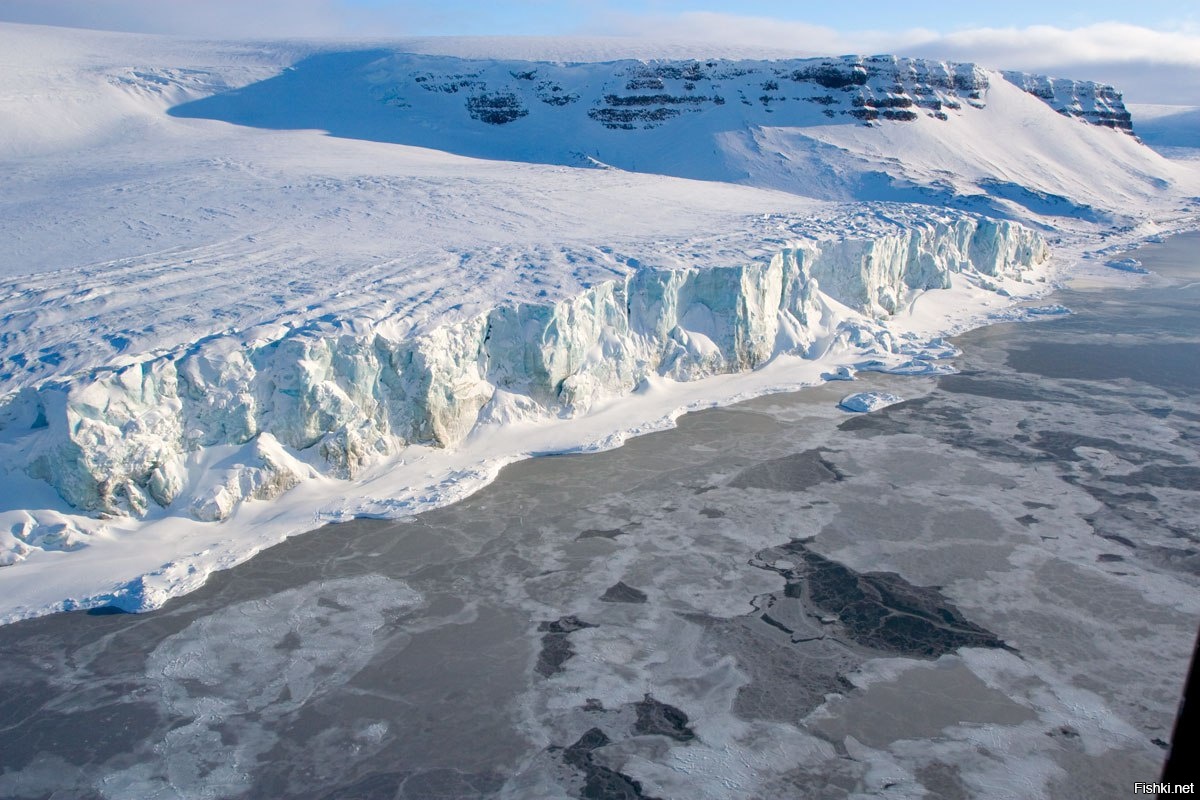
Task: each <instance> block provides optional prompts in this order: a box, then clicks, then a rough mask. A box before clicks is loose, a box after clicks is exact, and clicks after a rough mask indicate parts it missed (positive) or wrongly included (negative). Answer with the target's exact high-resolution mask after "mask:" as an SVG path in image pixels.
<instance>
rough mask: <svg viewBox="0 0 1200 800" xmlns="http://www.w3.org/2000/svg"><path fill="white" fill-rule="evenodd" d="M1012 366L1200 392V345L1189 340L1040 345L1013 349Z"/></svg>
mask: <svg viewBox="0 0 1200 800" xmlns="http://www.w3.org/2000/svg"><path fill="white" fill-rule="evenodd" d="M1194 319H1195V318H1194V317H1193V318H1192V324H1194ZM1160 330H1161V328H1160ZM1008 363H1009V365H1010V366H1011V367H1012V368H1013V369H1015V370H1018V371H1020V372H1026V373H1032V374H1035V375H1042V376H1044V377H1048V378H1068V379H1073V380H1086V381H1113V380H1120V379H1122V378H1124V379H1128V380H1133V381H1137V382H1139V383H1145V384H1148V385H1150V386H1156V387H1158V388H1160V389H1163V390H1165V391H1168V392H1172V393H1179V392H1184V391H1189V392H1190V391H1195V390H1197V389H1200V344H1192V343H1190V342H1158V343H1153V344H1091V343H1086V342H1080V343H1074V344H1066V343H1059V342H1053V341H1039V342H1038V344H1037V346H1036V347H1030V348H1025V349H1013V350H1010V351H1009V354H1008Z"/></svg>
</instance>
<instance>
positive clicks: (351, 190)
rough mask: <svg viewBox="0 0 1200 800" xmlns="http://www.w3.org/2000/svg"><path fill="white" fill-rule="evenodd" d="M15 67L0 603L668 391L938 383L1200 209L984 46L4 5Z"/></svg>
mask: <svg viewBox="0 0 1200 800" xmlns="http://www.w3.org/2000/svg"><path fill="white" fill-rule="evenodd" d="M0 53H2V55H0V162H2V163H0V188H2V189H3V191H2V192H0V209H2V211H0V242H3V243H4V248H3V251H2V252H3V254H2V255H0V469H3V470H4V471H5V478H4V486H5V489H4V491H3V492H2V493H0V565H4V568H3V569H0V586H3V604H2V605H0V620H4V621H10V620H14V619H19V618H22V617H28V616H32V615H37V614H41V613H46V612H49V611H53V610H56V609H62V608H72V607H80V606H94V605H113V606H117V607H120V608H123V609H126V610H134V611H136V610H144V609H148V608H154V607H157V606H158V605H161V603H162V602H164V601H165V600H166V599H167V598H169V597H171V596H173V595H176V594H179V593H181V592H185V591H188V590H190V589H193V588H195V587H196V586H198V585H200V584H201V583H203V581H204V579H205V576H206V575H208V574H209V573H210V572H211V571H212V570H213V569H218V568H222V567H227V566H230V565H232V564H235V563H238V562H240V561H243V560H245V559H246V558H249V557H250V556H251V555H253V554H254V553H255V552H258V551H259V550H261V549H262V548H263V547H266V546H269V545H270V544H273V543H275V542H278V541H280V540H281V539H282V538H284V537H286V536H289V535H292V534H295V533H300V532H303V531H305V530H309V529H311V528H314V527H316V526H317V525H319V524H320V523H321V522H322V521H328V520H338V519H345V518H347V517H352V516H355V515H373V516H397V517H398V516H405V515H411V514H414V513H416V512H419V511H421V510H423V509H427V508H431V507H435V506H437V505H441V504H445V503H448V502H451V501H453V500H454V499H456V498H459V497H462V496H464V495H465V494H466V493H469V492H471V491H473V490H475V489H477V488H478V487H479V486H481V485H484V484H485V483H486V482H487V481H489V480H490V479H491V478H492V477H494V476H495V474H496V473H497V472H498V470H499V469H500V467H501V466H503V465H504V464H505V463H509V462H511V461H513V460H514V459H518V458H522V457H527V456H529V455H533V454H538V453H547V452H562V451H567V450H578V449H586V448H600V447H610V446H615V445H616V444H619V443H620V442H621V441H622V440H623V438H624V437H626V436H628V435H631V434H635V433H638V432H642V431H648V430H654V429H657V428H661V427H662V426H664V425H669V424H671V421H672V420H673V419H675V418H676V417H677V416H678V415H679V414H681V413H683V412H684V411H686V410H687V409H689V408H697V407H702V406H705V405H712V404H715V403H724V402H729V401H731V400H733V399H736V398H739V397H746V396H750V395H754V394H761V393H764V392H767V391H777V390H781V389H787V388H797V387H800V386H804V385H808V384H813V383H817V382H820V381H822V380H827V379H847V378H849V379H852V378H853V375H854V373H855V371H856V370H858V371H861V370H883V371H896V372H902V373H913V374H937V373H939V372H944V371H946V370H948V369H949V367H948V366H947V365H945V364H944V363H937V362H938V360H939V359H944V358H946V357H948V356H952V355H953V354H954V349H953V347H951V346H949V345H948V344H946V343H945V342H944V341H943V339H942V338H941V337H943V336H945V335H947V334H950V333H953V332H957V331H961V330H963V329H965V328H968V327H971V326H974V325H978V324H981V323H983V322H985V321H986V320H988V319H994V318H998V317H999V318H1015V317H1020V316H1022V315H1025V314H1027V313H1028V312H1030V309H1028V308H1025V309H1022V308H1019V307H1017V303H1018V302H1019V301H1022V300H1028V299H1030V298H1033V297H1036V296H1038V295H1040V294H1043V293H1045V292H1046V291H1047V290H1048V288H1050V287H1051V286H1052V285H1053V283H1054V281H1055V280H1058V279H1060V278H1062V277H1063V276H1066V275H1069V274H1072V271H1073V270H1074V271H1078V270H1080V269H1083V268H1084V266H1081V265H1086V264H1088V263H1090V262H1088V261H1087V260H1086V259H1085V257H1090V256H1093V255H1095V256H1097V257H1099V258H1101V259H1104V258H1109V257H1110V256H1112V255H1114V254H1115V253H1117V252H1118V251H1119V250H1120V249H1121V247H1123V246H1129V245H1133V244H1136V243H1137V242H1138V241H1140V240H1143V239H1145V238H1147V237H1150V236H1157V235H1163V234H1169V233H1171V232H1173V231H1176V230H1182V229H1187V228H1189V227H1194V226H1195V219H1196V211H1197V210H1198V206H1197V205H1196V203H1197V199H1196V195H1197V194H1200V180H1198V179H1197V172H1196V167H1195V162H1189V161H1184V160H1169V159H1167V158H1164V157H1163V156H1161V155H1160V154H1158V153H1156V152H1154V151H1153V150H1151V149H1149V148H1148V147H1146V146H1145V145H1143V144H1142V143H1141V142H1140V140H1139V139H1138V138H1137V137H1136V135H1135V134H1136V130H1137V128H1136V123H1137V121H1136V119H1133V120H1132V121H1131V117H1130V114H1129V113H1128V112H1127V111H1126V109H1125V107H1124V105H1123V104H1122V100H1121V96H1120V94H1119V93H1118V92H1117V91H1116V90H1114V89H1113V88H1112V87H1107V86H1102V85H1097V84H1092V83H1087V82H1077V81H1069V80H1059V79H1051V78H1045V77H1039V76H1030V75H1025V74H1019V73H999V72H994V71H990V70H987V69H985V68H982V67H979V66H974V65H970V64H947V63H941V62H929V61H920V60H914V59H904V58H895V57H890V56H875V57H868V58H859V57H840V58H826V59H790V58H786V57H785V56H786V54H778V55H779V57H778V58H774V59H772V60H763V57H762V54H761V53H759V54H756V55H755V57H754V58H753V59H746V58H744V56H746V55H748V54H746V53H737V52H733V51H728V52H714V51H712V50H711V49H710V50H707V51H700V49H699V48H698V47H697V46H685V45H670V44H664V45H659V46H655V47H651V46H649V45H645V44H638V45H633V44H630V43H627V42H622V41H619V40H615V41H609V40H588V41H577V40H574V41H573V40H489V39H484V40H475V39H465V40H411V41H401V42H372V43H367V44H362V45H353V46H351V45H347V44H346V43H344V42H342V43H311V42H299V43H297V42H268V43H253V42H235V43H229V42H203V41H192V40H179V39H172V38H166V37H147V36H135V35H128V34H106V33H96V32H83V31H71V30H64V29H54V28H41V27H34V26H21V25H7V24H6V25H0ZM770 55H772V56H774V55H776V54H770ZM1113 263H1115V262H1113ZM1102 272H1105V273H1109V271H1107V270H1103V271H1102ZM1109 274H1111V273H1109ZM1110 279H1111V278H1110ZM1122 279H1128V280H1138V279H1139V278H1137V277H1136V276H1132V275H1130V276H1122ZM1057 310H1059V309H1051V311H1057ZM1029 315H1030V316H1036V314H1035V313H1034V314H1029Z"/></svg>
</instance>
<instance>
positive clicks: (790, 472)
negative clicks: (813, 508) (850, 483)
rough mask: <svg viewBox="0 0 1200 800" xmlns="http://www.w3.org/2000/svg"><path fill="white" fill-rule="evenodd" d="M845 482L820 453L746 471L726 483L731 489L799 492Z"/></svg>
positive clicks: (811, 452) (775, 461)
mask: <svg viewBox="0 0 1200 800" xmlns="http://www.w3.org/2000/svg"><path fill="white" fill-rule="evenodd" d="M844 478H845V476H844V475H842V474H841V473H840V472H839V471H838V469H837V467H836V466H834V465H833V463H832V462H830V461H829V460H828V459H827V458H826V457H825V455H824V453H822V452H821V451H820V450H808V451H806V452H803V453H796V454H794V455H790V456H784V457H783V458H776V459H772V460H770V461H763V462H762V463H759V464H755V465H754V466H752V467H748V468H746V469H744V470H742V471H741V472H739V473H738V474H737V475H736V476H734V478H733V480H731V481H730V482H729V485H730V486H731V487H733V488H734V489H768V490H770V491H775V492H802V491H805V490H806V489H811V488H812V487H814V486H817V485H819V484H822V483H828V482H831V481H837V480H843V479H844Z"/></svg>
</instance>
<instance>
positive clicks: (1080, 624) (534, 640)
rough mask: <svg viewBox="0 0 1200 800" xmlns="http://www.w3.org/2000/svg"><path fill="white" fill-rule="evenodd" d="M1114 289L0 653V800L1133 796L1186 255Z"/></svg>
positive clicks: (1195, 363) (1199, 467) (553, 464)
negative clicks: (151, 608)
mask: <svg viewBox="0 0 1200 800" xmlns="http://www.w3.org/2000/svg"><path fill="white" fill-rule="evenodd" d="M1136 256H1137V258H1138V260H1139V261H1141V262H1142V263H1143V265H1144V266H1145V268H1146V269H1149V270H1151V273H1152V274H1150V275H1146V276H1129V275H1120V276H1116V275H1115V271H1114V277H1113V278H1112V279H1111V280H1108V279H1105V278H1103V276H1102V277H1101V278H1100V279H1095V280H1087V281H1079V282H1077V283H1076V284H1074V285H1073V286H1072V287H1070V288H1068V289H1064V290H1062V291H1060V292H1058V293H1057V295H1055V296H1054V297H1053V298H1051V302H1057V303H1061V304H1063V305H1065V306H1067V307H1069V308H1071V309H1073V311H1074V313H1073V314H1071V315H1057V316H1047V317H1044V318H1041V319H1039V320H1038V321H1034V322H1020V323H1005V324H1000V325H995V326H992V327H989V328H984V329H980V330H977V331H974V332H971V333H968V334H966V335H964V336H961V337H959V338H958V339H956V340H955V342H956V344H957V345H958V346H959V347H960V348H961V349H962V350H963V355H962V356H961V357H959V358H958V359H957V360H956V366H957V367H958V369H959V373H958V374H955V375H949V376H942V377H939V378H928V377H920V378H919V377H904V376H896V375H890V376H885V375H873V374H864V375H862V376H861V377H860V379H859V380H858V381H856V382H855V383H853V384H849V383H845V382H833V383H830V384H828V385H826V386H823V387H818V388H813V389H808V390H805V391H802V392H799V393H796V394H786V395H774V396H769V397H763V398H759V399H756V400H753V401H749V402H745V403H742V404H739V405H736V406H732V407H728V408H722V409H714V410H709V411H703V412H699V413H695V414H690V415H687V416H685V417H683V418H682V419H681V420H680V421H679V426H678V428H677V429H675V430H670V431H665V432H661V433H655V434H651V435H647V436H643V437H640V438H637V439H633V440H631V441H629V442H628V443H626V444H625V445H624V446H623V447H621V448H619V449H616V450H612V451H609V452H604V453H595V454H587V455H570V456H556V457H545V458H537V459H533V460H529V461H525V462H521V463H517V464H514V465H512V466H510V467H507V468H506V469H505V470H504V471H503V473H502V474H501V475H500V477H499V479H497V480H496V481H495V482H494V483H493V484H491V485H490V486H488V487H487V488H485V489H483V490H482V491H480V492H478V493H477V494H475V495H473V496H471V497H470V498H468V499H466V500H464V501H462V502H460V503H457V504H455V505H452V506H449V507H446V508H442V509H439V510H436V511H432V512H429V513H426V514H423V515H421V516H418V517H415V518H412V519H410V520H407V521H401V522H382V521H369V520H361V521H355V522H349V523H343V524H339V525H334V526H329V527H328V528H325V529H322V530H320V531H316V532H314V533H312V534H310V535H306V536H302V537H297V538H293V539H290V540H288V541H286V542H285V543H283V544H280V545H278V546H276V547H274V548H272V549H270V550H268V551H266V552H264V553H262V554H261V555H259V556H257V557H255V558H254V559H252V560H251V561H249V562H247V563H245V564H243V565H241V566H239V567H236V568H234V569H231V570H228V571H225V572H222V573H219V574H216V575H214V576H213V577H212V578H211V579H210V580H209V582H208V583H207V585H205V586H204V587H203V588H202V589H200V590H198V591H196V592H194V593H192V594H189V595H187V596H185V597H181V598H178V599H175V600H172V601H170V602H169V603H168V604H167V605H166V606H164V607H163V608H162V609H160V610H158V611H155V612H151V613H146V614H141V615H135V616H134V615H125V614H105V613H102V611H103V610H101V611H100V612H97V611H92V612H90V613H86V612H76V613H71V614H59V615H55V616H49V617H44V618H40V619H34V620H29V621H25V622H21V623H16V624H12V625H8V626H5V627H2V628H0V675H2V676H3V684H2V688H0V796H2V797H6V798H8V797H11V798H78V799H81V800H82V799H85V798H138V799H139V800H143V799H149V798H243V797H244V798H312V799H313V800H316V799H317V798H323V799H324V800H334V798H338V799H339V800H351V799H352V798H353V799H361V800H367V799H368V798H370V799H373V798H397V799H399V798H412V799H413V800H416V799H417V798H421V799H422V800H424V799H426V798H447V799H448V798H483V797H508V798H639V797H641V798H655V797H657V798H688V799H689V800H690V799H692V798H780V797H799V796H811V797H821V798H851V797H865V796H872V797H894V798H909V797H913V798H915V797H928V798H946V799H947V800H953V799H957V798H974V797H980V798H983V797H987V798H1007V797H1011V798H1038V797H1045V798H1051V797H1052V798H1056V799H1057V798H1107V797H1125V796H1128V795H1130V794H1131V793H1132V784H1133V783H1134V782H1135V781H1152V780H1155V779H1156V778H1157V775H1158V773H1159V770H1160V769H1161V764H1162V760H1163V758H1164V757H1165V754H1166V750H1165V748H1166V745H1167V741H1168V740H1169V738H1170V731H1171V726H1172V723H1173V716H1174V713H1175V709H1176V704H1177V702H1178V699H1179V693H1180V691H1181V689H1182V687H1183V682H1184V675H1185V672H1186V670H1187V665H1188V660H1189V657H1190V655H1191V649H1192V644H1193V641H1194V638H1195V635H1196V625H1197V620H1198V619H1200V531H1198V530H1197V525H1196V519H1197V518H1200V452H1198V448H1197V446H1196V443H1197V441H1198V440H1200V400H1198V399H1197V398H1198V397H1200V391H1198V390H1200V324H1198V323H1197V319H1200V317H1198V313H1200V235H1194V234H1193V235H1184V236H1178V237H1174V238H1172V239H1169V240H1167V241H1166V242H1165V243H1162V244H1154V245H1148V246H1146V247H1143V248H1141V249H1139V250H1138V251H1136ZM1101 269H1103V268H1100V267H1097V270H1101ZM1096 274H1100V273H1096ZM1117 283H1125V284H1128V285H1127V286H1117V285H1116V284H1117ZM848 391H877V392H886V393H892V394H895V395H899V396H900V397H903V398H907V399H906V401H904V402H901V403H898V404H894V405H890V406H888V407H886V408H881V409H879V410H876V411H872V412H870V413H865V414H853V413H849V412H847V411H845V410H843V409H841V408H839V407H838V402H839V400H840V399H841V398H842V397H843V396H845V395H846V394H847V393H848Z"/></svg>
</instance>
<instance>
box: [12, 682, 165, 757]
mask: <svg viewBox="0 0 1200 800" xmlns="http://www.w3.org/2000/svg"><path fill="white" fill-rule="evenodd" d="M125 688H126V689H127V691H129V692H136V691H139V690H140V688H141V687H137V686H128V687H125ZM4 694H8V692H4ZM46 700H47V697H46V696H43V697H41V698H38V699H37V700H35V701H34V702H35V703H36V705H37V707H36V708H30V706H31V705H33V704H34V703H28V704H23V705H24V708H23V709H22V710H25V711H28V712H30V714H29V716H26V717H24V719H23V720H14V721H15V722H18V723H20V722H23V723H24V724H22V725H21V728H22V734H21V736H19V737H13V736H9V735H7V730H6V729H7V728H8V726H5V728H4V729H0V741H3V747H0V768H2V771H3V772H11V771H17V770H22V769H25V768H26V767H28V766H30V765H31V764H33V763H35V762H36V761H37V760H38V759H39V758H42V757H46V756H50V757H54V756H57V757H58V758H61V759H62V760H63V761H65V762H67V763H68V764H74V765H77V766H83V765H87V764H101V763H104V762H105V761H107V760H109V759H110V758H113V757H115V756H119V755H121V754H122V753H127V752H130V751H131V750H133V749H134V748H135V747H136V745H137V744H138V742H140V741H142V740H144V739H146V738H147V737H150V736H151V735H153V734H155V733H156V732H160V731H161V730H162V722H163V720H162V717H161V716H160V714H159V711H158V708H157V707H156V706H155V705H152V704H149V703H143V702H136V701H130V700H129V699H128V698H127V697H126V696H125V695H124V693H122V692H119V691H118V692H113V693H112V695H111V699H110V700H109V701H108V702H105V703H104V704H103V705H100V706H98V707H93V708H72V709H71V710H69V711H61V712H60V711H55V710H49V709H47V708H46V707H45V705H44V704H45V702H46ZM81 700H82V701H83V702H86V699H84V698H81ZM18 703H19V701H18ZM58 704H61V705H69V703H66V704H64V703H62V698H59V703H58ZM3 707H4V710H5V712H8V711H9V704H8V703H7V702H4V703H3ZM14 710H15V709H14ZM5 716H8V714H7V713H6V714H5ZM63 731H72V735H71V736H69V737H68V736H64V735H63Z"/></svg>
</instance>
